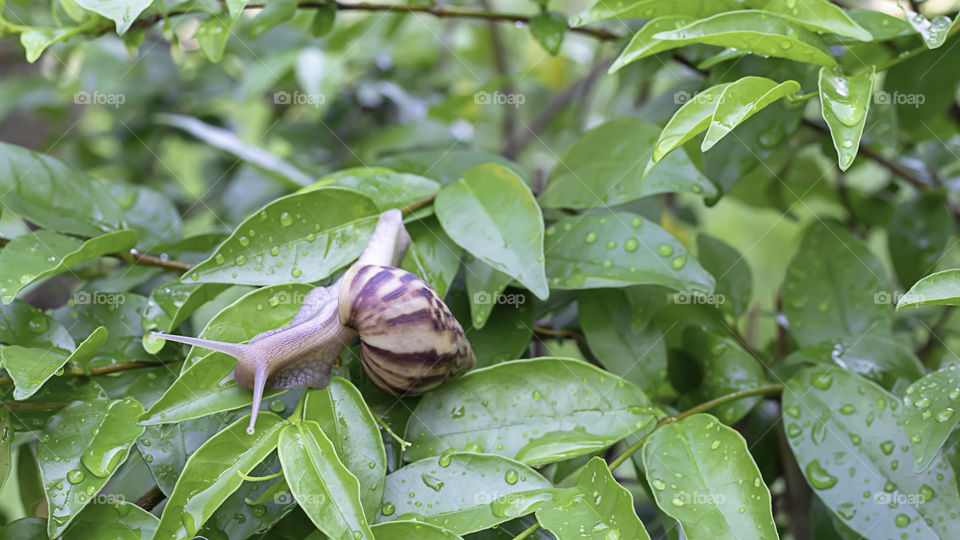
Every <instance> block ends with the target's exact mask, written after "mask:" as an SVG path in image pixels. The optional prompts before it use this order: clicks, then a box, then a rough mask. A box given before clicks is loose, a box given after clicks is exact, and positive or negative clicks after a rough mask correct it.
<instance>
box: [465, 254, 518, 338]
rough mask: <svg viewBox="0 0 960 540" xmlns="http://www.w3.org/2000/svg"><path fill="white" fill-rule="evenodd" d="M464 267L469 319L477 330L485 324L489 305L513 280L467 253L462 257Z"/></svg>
mask: <svg viewBox="0 0 960 540" xmlns="http://www.w3.org/2000/svg"><path fill="white" fill-rule="evenodd" d="M464 267H465V269H466V272H465V273H466V275H467V296H468V297H469V300H470V319H471V320H472V321H473V327H474V328H475V329H477V330H479V329H481V328H483V327H484V325H485V324H487V320H488V319H489V318H490V313H492V312H493V308H492V307H491V305H492V304H493V301H494V299H499V298H500V295H501V294H502V293H503V291H504V290H505V289H506V288H507V285H509V284H510V283H512V282H513V278H512V277H510V276H508V275H507V274H504V273H503V272H500V271H497V270H494V269H493V267H491V266H490V265H489V264H487V263H485V262H483V261H481V260H480V259H477V258H476V257H474V256H473V255H471V254H469V253H467V254H466V256H465V257H464Z"/></svg>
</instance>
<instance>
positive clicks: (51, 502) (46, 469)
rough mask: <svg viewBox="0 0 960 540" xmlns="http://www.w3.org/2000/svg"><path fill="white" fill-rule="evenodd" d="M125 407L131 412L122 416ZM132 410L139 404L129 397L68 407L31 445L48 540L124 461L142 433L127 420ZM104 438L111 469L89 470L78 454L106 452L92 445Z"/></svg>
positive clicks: (48, 424) (83, 402) (74, 404)
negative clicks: (45, 512)
mask: <svg viewBox="0 0 960 540" xmlns="http://www.w3.org/2000/svg"><path fill="white" fill-rule="evenodd" d="M131 409H132V410H133V412H134V414H133V415H130V414H127V412H128V411H130V410H131ZM138 409H139V410H142V406H141V405H140V404H139V403H137V402H136V401H134V400H132V399H130V398H127V399H124V400H116V401H114V402H112V403H111V402H110V401H108V400H106V399H94V400H90V401H80V402H75V403H72V404H70V405H68V406H66V407H65V408H64V409H63V410H61V411H60V412H58V413H57V414H55V415H54V416H53V417H51V418H50V420H49V421H48V422H47V425H46V426H45V427H44V430H43V433H41V434H40V443H39V444H38V445H37V463H39V467H40V475H41V477H42V479H43V484H44V486H46V490H45V491H46V498H47V505H48V507H49V508H50V517H49V520H48V523H47V534H48V535H49V536H50V537H51V538H56V537H58V536H60V535H61V534H62V533H63V531H64V530H65V529H66V528H67V526H68V525H70V523H71V521H73V519H74V518H75V517H76V515H77V513H78V512H80V510H82V509H83V507H84V506H86V504H87V503H88V502H90V500H91V499H93V498H94V495H96V493H97V492H98V491H100V489H102V488H103V486H104V485H105V484H106V483H107V481H108V480H109V479H110V477H111V476H112V475H113V473H114V472H116V469H117V467H118V466H119V465H120V464H121V463H122V462H123V461H124V460H125V459H126V457H127V453H128V452H129V449H130V446H131V445H132V444H133V442H134V440H135V439H136V438H137V437H138V436H140V434H141V433H143V428H142V427H140V426H138V425H137V424H136V423H134V422H132V421H131V420H132V418H133V417H134V416H135V415H136V410H138ZM101 433H102V435H101ZM104 439H108V440H109V441H110V442H111V443H112V444H111V446H110V453H111V455H112V456H113V459H111V460H109V463H108V464H109V465H112V467H108V468H105V469H98V470H96V471H92V470H90V469H88V468H87V467H86V465H85V464H84V462H85V461H86V460H85V459H84V455H85V453H86V452H87V451H88V449H90V448H93V449H94V450H96V449H98V448H99V449H102V450H106V447H105V446H99V445H97V446H94V445H95V444H97V442H96V441H97V440H101V441H103V440H104ZM95 473H99V474H100V475H98V474H95Z"/></svg>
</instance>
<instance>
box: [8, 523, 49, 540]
mask: <svg viewBox="0 0 960 540" xmlns="http://www.w3.org/2000/svg"><path fill="white" fill-rule="evenodd" d="M43 522H44V520H43V519H41V518H21V519H18V520H16V521H13V522H10V523H9V524H7V526H6V527H3V528H2V529H0V538H9V539H10V540H47V538H49V537H48V536H47V531H46V529H45V527H44V526H43Z"/></svg>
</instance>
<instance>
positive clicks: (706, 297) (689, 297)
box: [673, 291, 727, 306]
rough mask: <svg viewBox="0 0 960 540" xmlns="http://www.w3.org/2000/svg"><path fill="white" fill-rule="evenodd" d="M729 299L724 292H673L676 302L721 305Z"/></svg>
mask: <svg viewBox="0 0 960 540" xmlns="http://www.w3.org/2000/svg"><path fill="white" fill-rule="evenodd" d="M726 301H727V297H726V296H724V295H722V294H719V293H717V294H700V293H692V292H687V291H678V292H675V293H673V303H674V304H685V305H686V304H693V305H701V306H719V305H720V304H724V303H726Z"/></svg>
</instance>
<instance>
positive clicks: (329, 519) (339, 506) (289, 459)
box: [277, 421, 382, 540]
mask: <svg viewBox="0 0 960 540" xmlns="http://www.w3.org/2000/svg"><path fill="white" fill-rule="evenodd" d="M277 451H278V453H279V454H280V462H281V463H282V464H283V471H284V477H285V478H286V479H287V483H288V484H289V485H290V491H292V492H293V496H294V497H296V499H297V502H298V503H300V507H301V508H303V510H304V512H306V513H307V515H308V516H310V520H311V521H313V524H314V525H316V526H317V528H318V529H320V530H321V531H323V532H324V533H326V534H327V535H328V536H330V537H331V538H356V539H358V540H359V539H361V538H368V539H372V538H373V533H372V532H370V527H369V526H368V525H367V520H366V518H364V517H363V511H364V509H363V506H361V504H360V490H361V486H360V483H359V482H358V481H357V478H356V477H355V476H354V475H352V474H350V471H349V470H347V468H346V467H345V466H344V465H343V464H342V463H341V462H340V460H339V459H338V458H337V452H336V450H335V449H334V447H333V443H331V442H330V439H327V437H326V436H325V435H324V434H323V431H321V430H320V426H319V425H317V423H316V422H313V421H303V422H299V423H296V424H293V425H288V426H284V428H283V429H282V430H281V431H280V445H279V447H278V448H277ZM381 470H382V469H381ZM363 489H367V486H363Z"/></svg>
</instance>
